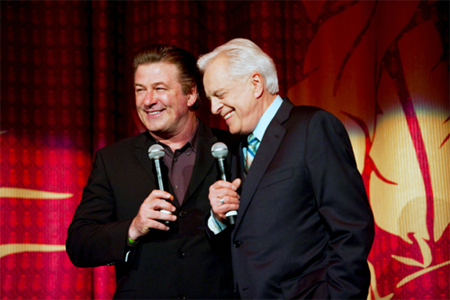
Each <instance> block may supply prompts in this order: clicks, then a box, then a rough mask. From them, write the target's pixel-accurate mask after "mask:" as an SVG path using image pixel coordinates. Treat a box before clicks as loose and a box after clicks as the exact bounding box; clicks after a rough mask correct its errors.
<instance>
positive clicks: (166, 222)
mask: <svg viewBox="0 0 450 300" xmlns="http://www.w3.org/2000/svg"><path fill="white" fill-rule="evenodd" d="M154 161H155V167H156V177H158V186H159V189H160V190H161V191H164V185H163V181H162V175H161V165H160V164H159V158H155V159H154ZM166 201H167V200H166ZM161 212H163V213H165V214H172V213H171V212H170V211H168V210H165V209H162V210H161ZM161 222H162V223H164V224H165V225H169V224H170V221H161Z"/></svg>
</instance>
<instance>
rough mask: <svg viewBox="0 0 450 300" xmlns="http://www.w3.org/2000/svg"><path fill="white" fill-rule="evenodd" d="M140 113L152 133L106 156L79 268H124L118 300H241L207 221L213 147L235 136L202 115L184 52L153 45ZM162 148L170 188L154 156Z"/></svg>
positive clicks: (76, 223)
mask: <svg viewBox="0 0 450 300" xmlns="http://www.w3.org/2000/svg"><path fill="white" fill-rule="evenodd" d="M133 66H134V88H135V97H136V108H137V112H138V115H139V118H140V120H141V121H142V123H143V124H144V126H145V127H146V128H147V131H145V132H143V133H141V134H139V135H137V136H135V137H132V138H128V139H125V140H123V141H120V142H118V143H115V144H113V145H110V146H107V147H105V148H103V149H101V150H99V151H98V152H97V153H96V156H95V161H94V165H93V170H92V172H91V175H90V176H89V179H88V182H87V185H86V187H85V188H84V191H83V196H82V200H81V202H80V204H79V206H78V208H77V210H76V212H75V215H74V218H73V221H72V223H71V224H70V227H69V229H68V238H67V242H66V246H67V253H68V255H69V257H70V259H71V261H72V262H73V263H74V264H75V265H76V266H78V267H95V266H101V265H112V264H114V265H115V270H116V280H117V289H116V292H115V294H114V298H116V299H124V298H126V299H139V298H140V299H150V298H154V299H173V298H195V299H201V298H207V299H223V298H230V297H232V296H233V284H232V275H231V262H230V253H229V251H230V245H227V242H229V241H226V240H224V241H220V242H219V243H217V244H211V243H210V241H209V240H208V239H207V237H206V233H205V229H204V226H203V221H204V219H205V217H206V216H207V215H208V214H209V213H210V209H211V207H210V204H209V201H208V189H209V186H210V185H212V184H213V183H214V182H215V181H216V180H217V179H218V178H219V174H218V169H217V168H216V166H215V161H214V158H213V157H212V155H211V152H210V151H211V150H210V149H211V146H212V145H213V144H214V143H215V142H217V141H219V137H220V139H222V138H224V137H225V132H222V131H218V130H212V129H211V128H209V127H207V126H206V125H205V124H203V123H202V122H201V121H200V120H199V119H197V117H196V115H195V110H194V107H196V105H197V103H198V101H199V96H198V93H197V92H198V91H197V89H198V86H199V80H200V74H199V70H198V68H197V65H196V59H195V57H194V56H193V55H192V54H191V53H189V52H187V51H185V50H183V49H180V48H177V47H175V46H167V45H151V46H148V47H145V48H143V49H142V50H141V51H139V52H138V53H137V54H136V55H135V58H134V64H133ZM156 144H158V145H160V146H162V148H163V151H164V154H165V155H164V156H163V158H162V159H161V163H162V167H161V169H162V174H163V176H162V177H163V178H164V179H165V182H164V187H165V189H166V190H165V191H163V190H160V189H159V185H158V183H159V182H158V176H157V171H156V168H155V165H154V163H153V162H152V160H151V159H150V158H149V156H148V151H149V148H150V147H151V146H152V145H156Z"/></svg>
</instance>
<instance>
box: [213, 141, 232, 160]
mask: <svg viewBox="0 0 450 300" xmlns="http://www.w3.org/2000/svg"><path fill="white" fill-rule="evenodd" d="M211 154H212V156H214V158H217V159H220V158H225V157H226V156H227V154H228V147H227V145H225V144H224V143H222V142H217V143H215V144H214V145H212V147H211Z"/></svg>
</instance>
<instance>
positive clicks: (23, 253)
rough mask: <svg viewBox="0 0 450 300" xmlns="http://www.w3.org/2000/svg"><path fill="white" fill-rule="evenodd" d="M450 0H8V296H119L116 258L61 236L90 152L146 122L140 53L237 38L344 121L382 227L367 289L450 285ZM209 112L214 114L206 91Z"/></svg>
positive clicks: (293, 91) (412, 294) (300, 98)
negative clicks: (97, 258)
mask: <svg viewBox="0 0 450 300" xmlns="http://www.w3.org/2000/svg"><path fill="white" fill-rule="evenodd" d="M448 8H449V2H448V1H286V2H276V1H267V2H262V1H239V2H231V1H199V2H195V1H184V2H183V1H170V2H169V1H128V2H120V1H117V2H116V1H114V2H108V1H93V2H86V1H45V2H44V1H2V2H1V123H0V143H1V144H0V151H1V155H0V205H1V210H0V226H1V227H0V230H1V237H0V265H1V291H0V293H1V298H2V299H92V298H96V299H100V298H105V299H107V298H111V297H112V293H113V291H114V286H115V280H114V272H113V269H112V268H111V267H101V268H95V269H78V268H75V267H74V266H73V265H72V264H71V263H70V261H69V259H68V257H67V255H66V253H65V249H64V243H65V238H66V231H67V227H68V225H69V223H70V221H71V218H72V216H73V213H74V210H75V208H76V206H77V204H78V202H79V201H80V197H81V192H82V188H83V186H84V185H85V183H86V179H87V176H88V175H89V172H90V168H91V162H92V157H93V154H94V152H95V151H96V150H97V149H99V148H101V147H103V146H105V145H108V144H111V143H113V142H115V141H117V140H120V139H122V138H125V137H128V136H131V135H134V134H136V133H137V132H139V131H140V130H142V128H141V125H140V124H139V122H138V121H137V119H136V115H135V113H134V95H133V89H132V73H131V69H130V62H131V61H130V60H131V56H132V54H133V52H134V51H135V50H136V49H137V48H139V47H141V46H142V45H144V44H147V43H157V42H162V43H171V44H176V45H178V46H180V47H183V48H185V49H187V50H190V51H191V52H193V53H194V54H195V55H196V56H198V55H200V54H202V53H206V52H208V51H211V50H212V49H213V48H214V47H216V46H218V45H220V44H222V43H225V42H226V41H228V40H230V39H232V38H235V37H244V38H249V39H251V40H253V41H254V42H256V43H257V44H258V45H260V46H261V47H262V48H263V49H264V50H265V51H266V52H267V53H268V54H269V55H271V56H272V57H273V58H274V61H275V63H276V65H277V70H278V75H279V78H280V91H281V95H282V96H289V97H290V98H291V100H292V101H294V102H295V103H297V104H308V105H316V106H320V107H322V108H325V109H327V110H329V111H331V112H333V113H334V114H335V115H336V116H337V117H339V118H340V119H341V120H342V121H343V122H344V124H345V126H346V127H347V129H348V131H349V133H350V137H351V140H352V144H353V147H354V150H355V154H356V158H357V163H358V168H359V170H360V171H361V173H362V175H363V178H364V182H365V184H366V189H367V192H368V195H369V198H370V202H371V206H372V209H373V211H374V215H375V221H376V236H375V242H374V246H373V249H372V252H371V254H370V257H369V265H370V268H371V272H372V275H373V276H372V284H371V288H370V293H369V298H370V299H391V298H392V299H448V298H450V292H449V281H450V276H449V273H450V179H449V178H450V170H449V166H450V142H449V141H448V139H449V136H450V121H449V119H450V103H449V56H448V53H449V41H448V28H449V22H448V16H449V11H448ZM199 116H200V117H201V118H202V119H203V120H205V121H206V122H208V123H209V124H210V125H212V126H216V127H223V126H224V125H223V123H222V122H221V121H220V120H218V119H216V118H214V117H213V116H211V114H210V113H209V107H208V103H207V102H206V101H205V102H204V105H203V106H202V108H201V110H200V112H199Z"/></svg>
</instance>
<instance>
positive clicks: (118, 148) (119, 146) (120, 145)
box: [97, 133, 144, 155]
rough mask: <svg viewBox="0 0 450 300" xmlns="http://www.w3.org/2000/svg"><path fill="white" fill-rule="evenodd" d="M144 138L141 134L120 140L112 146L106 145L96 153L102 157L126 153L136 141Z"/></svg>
mask: <svg viewBox="0 0 450 300" xmlns="http://www.w3.org/2000/svg"><path fill="white" fill-rule="evenodd" d="M142 138H144V137H143V133H141V134H138V135H135V136H132V137H129V138H126V139H123V140H120V141H118V142H115V143H113V144H110V145H107V146H105V147H103V148H101V149H99V150H98V151H97V153H101V154H103V155H117V154H120V153H121V152H124V151H125V152H128V151H130V149H132V148H134V147H135V145H136V143H137V141H138V140H140V139H142Z"/></svg>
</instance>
